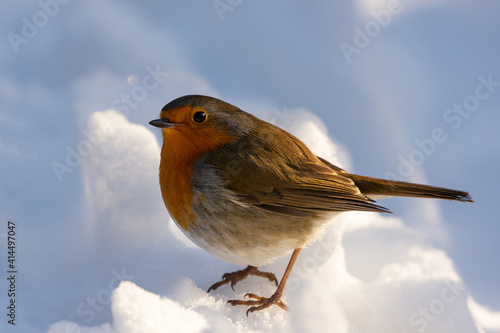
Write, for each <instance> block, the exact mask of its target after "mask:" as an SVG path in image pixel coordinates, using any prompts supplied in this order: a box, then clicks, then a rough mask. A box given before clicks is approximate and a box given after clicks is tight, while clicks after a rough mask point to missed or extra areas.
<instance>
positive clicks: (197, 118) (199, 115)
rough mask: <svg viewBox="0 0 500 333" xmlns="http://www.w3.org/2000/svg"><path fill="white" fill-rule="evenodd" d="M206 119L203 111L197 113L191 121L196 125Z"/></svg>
mask: <svg viewBox="0 0 500 333" xmlns="http://www.w3.org/2000/svg"><path fill="white" fill-rule="evenodd" d="M206 119H207V114H206V113H205V112H204V111H198V112H196V113H195V114H194V115H193V120H194V121H195V122H196V123H202V122H204V121H205V120H206Z"/></svg>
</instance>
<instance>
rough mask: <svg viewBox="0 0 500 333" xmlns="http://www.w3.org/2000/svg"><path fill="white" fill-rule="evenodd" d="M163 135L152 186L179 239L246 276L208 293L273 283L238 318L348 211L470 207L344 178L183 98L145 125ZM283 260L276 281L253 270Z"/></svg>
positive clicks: (425, 189)
mask: <svg viewBox="0 0 500 333" xmlns="http://www.w3.org/2000/svg"><path fill="white" fill-rule="evenodd" d="M149 124H150V125H152V126H155V127H159V128H161V130H162V136H163V143H162V148H161V153H160V155H161V156H160V157H161V159H160V166H159V183H160V188H161V195H162V198H163V201H164V203H165V206H166V208H167V210H168V212H169V214H170V216H171V217H172V219H173V220H174V221H175V223H176V224H177V226H178V227H179V228H180V229H181V230H182V232H183V233H184V234H185V235H186V236H187V237H188V238H189V239H190V240H191V241H192V242H193V243H195V244H196V245H197V246H199V247H200V248H202V249H204V250H205V251H207V252H209V253H210V254H211V255H213V256H214V257H216V258H219V259H221V260H223V261H225V262H229V263H232V264H235V265H237V266H240V267H245V268H244V269H241V270H238V271H235V272H232V273H226V274H224V275H223V276H222V280H221V281H219V282H217V283H214V284H213V285H212V286H211V287H210V288H209V289H208V292H211V291H212V290H216V289H217V288H219V287H221V286H223V285H225V284H230V286H231V288H232V289H233V290H234V286H235V285H236V283H238V282H239V281H242V280H244V279H245V278H246V277H248V276H249V275H255V276H258V277H262V278H266V279H268V280H269V281H270V282H274V283H275V285H276V291H275V292H274V293H273V294H272V295H271V296H269V297H263V296H259V295H256V294H254V293H247V294H246V295H245V297H244V298H245V299H243V300H229V301H228V303H229V304H231V305H233V306H237V305H242V306H247V307H248V309H247V311H246V315H247V316H248V314H249V313H252V312H255V311H260V310H264V309H266V308H269V307H271V306H273V305H277V306H279V307H280V308H282V309H284V310H287V308H288V307H287V305H286V304H285V303H284V302H283V300H282V296H283V292H284V289H285V285H286V281H287V279H288V277H289V275H290V273H291V271H292V268H293V265H294V263H295V261H296V259H297V257H298V256H299V253H300V251H301V249H302V248H303V247H304V246H306V245H307V244H310V243H311V242H313V241H314V240H316V239H317V238H318V237H320V236H321V235H322V233H323V231H324V230H325V229H326V227H327V226H328V225H329V223H330V222H331V221H332V219H333V218H334V217H335V216H336V215H338V214H340V213H342V212H347V211H366V212H381V213H391V212H390V210H389V209H387V208H385V207H382V206H379V205H378V204H376V203H375V200H374V199H375V198H379V197H391V196H400V197H418V198H434V199H445V200H456V201H461V202H473V200H472V198H471V196H470V195H469V193H467V192H464V191H457V190H452V189H447V188H442V187H435V186H428V185H421V184H414V183H408V182H403V181H397V180H385V179H379V178H372V177H367V176H361V175H356V174H352V173H349V172H347V171H345V170H344V169H342V168H340V167H338V166H336V165H334V164H332V163H330V162H329V161H327V160H325V159H323V158H321V157H319V156H316V155H315V154H314V153H313V152H311V150H310V149H309V148H308V147H307V146H306V145H305V144H304V143H303V142H302V141H300V140H299V139H298V138H296V137H295V136H293V135H292V134H290V133H288V132H287V131H285V130H283V129H281V128H279V127H277V126H275V125H273V124H271V123H268V122H266V121H263V120H261V119H259V118H257V117H255V116H253V115H252V114H250V113H247V112H245V111H243V110H241V109H240V108H238V107H236V106H233V105H231V104H229V103H226V102H224V101H222V100H220V99H217V98H214V97H210V96H203V95H186V96H182V97H179V98H176V99H174V100H172V101H171V102H169V103H168V104H166V105H165V106H164V107H163V108H162V109H161V112H160V118H159V119H155V120H152V121H150V122H149ZM290 253H291V257H290V261H289V263H288V266H287V268H286V269H285V272H284V274H283V277H282V278H281V280H280V281H279V282H278V279H277V278H276V276H275V275H274V274H273V273H270V272H264V271H261V270H259V269H258V267H260V266H262V265H265V264H268V263H270V262H272V261H273V260H275V259H277V258H280V257H284V256H286V255H289V254H290Z"/></svg>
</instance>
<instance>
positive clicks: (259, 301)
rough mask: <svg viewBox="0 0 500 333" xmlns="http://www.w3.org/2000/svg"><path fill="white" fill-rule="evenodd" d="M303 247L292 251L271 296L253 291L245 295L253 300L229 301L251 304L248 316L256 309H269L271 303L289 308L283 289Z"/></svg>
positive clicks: (233, 303)
mask: <svg viewBox="0 0 500 333" xmlns="http://www.w3.org/2000/svg"><path fill="white" fill-rule="evenodd" d="M300 250H301V248H298V249H295V250H294V251H293V253H292V257H291V258H290V262H289V263H288V266H287V267H286V270H285V274H283V278H282V279H281V282H280V284H279V286H278V288H277V289H276V291H275V292H274V294H273V295H272V296H271V297H261V296H257V295H255V294H252V293H248V294H246V295H245V297H248V298H252V300H248V301H242V300H231V301H228V303H230V304H231V305H233V306H235V305H246V306H251V308H250V309H248V311H247V316H248V314H249V313H251V312H254V311H260V310H264V309H267V308H268V307H270V306H271V305H274V304H276V305H277V306H279V307H280V308H282V309H283V310H287V306H286V304H285V303H283V301H282V300H281V296H282V295H283V290H284V289H285V284H286V280H287V279H288V276H290V272H291V271H292V267H293V264H295V260H297V257H298V256H299V253H300Z"/></svg>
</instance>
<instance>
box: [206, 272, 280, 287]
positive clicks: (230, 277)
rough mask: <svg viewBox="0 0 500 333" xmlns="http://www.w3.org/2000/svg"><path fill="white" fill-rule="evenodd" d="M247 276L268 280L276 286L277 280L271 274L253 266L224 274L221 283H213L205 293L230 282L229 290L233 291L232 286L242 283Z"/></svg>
mask: <svg viewBox="0 0 500 333" xmlns="http://www.w3.org/2000/svg"><path fill="white" fill-rule="evenodd" d="M249 275H255V276H260V277H263V278H267V279H269V281H271V282H273V281H274V283H275V284H276V286H278V279H276V276H275V275H274V274H273V273H268V272H262V271H259V270H258V269H257V267H255V266H248V267H247V268H245V269H242V270H240V271H236V272H232V273H226V274H224V275H223V276H222V281H219V282H217V283H214V284H213V285H212V286H211V287H210V288H208V291H207V292H210V290H215V289H217V288H219V287H220V286H222V285H224V284H226V283H229V282H231V288H232V289H233V290H234V286H235V285H236V283H238V282H240V281H243V280H244V279H246V278H247V277H248V276H249Z"/></svg>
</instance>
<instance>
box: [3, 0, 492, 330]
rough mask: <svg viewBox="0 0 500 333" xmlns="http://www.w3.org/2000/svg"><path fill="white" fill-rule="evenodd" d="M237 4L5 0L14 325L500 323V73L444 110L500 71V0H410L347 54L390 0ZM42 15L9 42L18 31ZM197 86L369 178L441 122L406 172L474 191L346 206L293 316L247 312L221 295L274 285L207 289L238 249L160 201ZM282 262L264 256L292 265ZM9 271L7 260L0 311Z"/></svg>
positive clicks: (6, 171)
mask: <svg viewBox="0 0 500 333" xmlns="http://www.w3.org/2000/svg"><path fill="white" fill-rule="evenodd" d="M223 2H224V3H230V4H231V10H228V11H226V12H224V13H223V14H221V13H220V12H217V10H216V9H215V7H214V4H215V3H218V2H217V1H213V2H212V1H208V2H206V3H204V4H203V5H200V3H199V2H194V1H182V2H173V1H165V2H137V1H107V2H102V1H85V2H83V1H82V2H77V1H69V2H67V3H64V2H63V1H61V3H59V2H57V3H59V5H55V3H56V2H55V1H49V0H47V1H32V2H23V3H17V2H1V3H0V13H1V14H0V16H1V20H0V31H1V34H2V36H4V38H2V39H0V50H1V51H0V64H1V67H0V68H1V75H0V110H1V111H0V112H1V113H0V248H3V249H2V250H0V256H1V259H0V262H1V266H0V267H1V270H2V273H1V274H2V276H5V275H6V269H5V267H6V263H7V261H6V259H7V258H6V257H7V255H6V254H7V253H6V252H7V251H6V250H5V248H6V245H5V241H6V234H7V221H9V220H10V221H14V222H16V226H17V234H16V240H17V247H16V260H17V265H18V269H19V274H18V276H17V277H18V278H17V284H16V288H17V291H18V293H17V298H16V301H17V304H18V308H17V319H16V325H15V326H12V325H9V324H8V323H7V317H6V316H5V314H2V316H1V317H0V332H23V333H32V332H81V333H89V332H92V333H102V332H106V333H110V332H115V333H118V332H170V331H171V332H184V331H185V332H235V331H236V332H291V331H292V332H315V331H332V332H348V333H356V332H358V333H359V332H384V333H386V332H396V333H403V332H407V333H410V332H498V331H500V301H499V299H500V288H499V284H498V280H499V278H500V268H499V267H500V266H499V265H497V264H496V262H495V261H496V260H497V257H498V253H500V242H498V234H499V229H498V228H499V227H498V218H497V213H496V209H495V208H496V205H497V204H498V199H499V197H498V191H497V190H496V188H497V186H495V184H496V185H498V184H499V178H498V176H497V175H498V172H497V171H498V170H497V169H498V165H499V162H500V161H499V157H500V154H499V152H500V146H499V143H500V134H499V131H498V129H497V124H498V121H499V120H500V118H499V117H500V114H499V113H498V112H497V110H498V106H499V105H500V103H499V101H500V89H499V90H498V91H493V92H492V93H491V96H490V97H488V98H487V99H485V100H481V101H480V104H479V105H478V107H477V108H476V109H475V110H474V111H473V112H471V113H470V114H467V117H465V116H463V117H462V118H460V121H461V122H460V123H452V124H455V125H457V126H458V127H456V128H454V127H452V126H451V125H452V124H450V123H447V122H446V121H445V120H443V116H444V112H445V111H446V110H447V109H448V108H452V107H453V105H454V103H464V102H465V101H466V99H467V98H468V97H469V96H473V95H474V94H475V89H476V87H477V85H478V84H479V83H480V82H481V81H480V80H479V77H482V78H487V77H488V76H489V75H492V77H493V79H494V81H500V72H498V68H500V65H499V62H498V61H499V59H500V58H499V57H498V43H495V42H494V41H495V40H498V31H500V23H498V20H497V15H496V13H498V10H499V9H500V8H499V4H498V3H497V2H489V1H486V2H483V3H482V6H478V5H477V2H475V1H458V2H457V1H441V2H439V4H436V3H435V2H432V1H419V2H415V1H413V2H405V1H401V2H400V5H401V8H402V9H401V12H399V13H397V14H395V15H394V16H392V19H391V21H390V23H388V25H387V26H386V27H384V28H383V29H381V31H380V33H379V34H377V35H376V36H374V37H373V38H372V39H371V41H370V43H369V45H367V46H366V47H363V48H362V49H361V51H360V53H359V54H355V55H353V57H352V61H351V62H350V63H347V62H346V58H345V56H344V55H343V54H342V52H341V50H340V48H339V45H340V43H341V42H348V43H351V44H352V43H353V39H354V35H355V30H353V29H354V28H355V27H360V28H365V27H366V24H368V23H370V22H373V20H374V18H373V14H372V10H376V11H379V10H381V9H383V8H387V7H386V6H388V4H389V2H385V1H381V0H377V1H370V0H359V1H358V2H350V1H349V2H331V1H318V2H317V3H316V4H315V5H314V6H313V5H311V4H309V3H305V2H301V1H289V2H287V3H286V4H285V3H283V4H281V3H272V4H270V3H268V2H259V1H252V2H250V1H223ZM47 4H50V5H47ZM47 6H49V7H47ZM44 8H45V9H44ZM47 8H49V9H47ZM264 9H265V10H264ZM43 11H45V12H47V11H49V12H50V15H49V14H46V15H45V16H46V17H47V21H46V22H45V21H43V20H44V17H45V16H44V15H43V14H39V13H40V12H43ZM221 15H222V16H221ZM34 20H42V21H37V22H38V25H39V27H38V28H37V29H35V30H34V31H31V34H30V35H29V38H26V42H23V43H21V44H19V45H17V48H14V47H13V46H12V43H11V42H10V41H9V38H8V34H9V33H10V32H15V33H17V34H20V35H22V27H23V24H24V23H25V22H26V21H31V22H34ZM255 22H258V24H255ZM371 24H373V23H371ZM493 88H494V87H493ZM483 92H484V91H483ZM188 93H202V94H207V95H213V96H216V97H220V98H222V99H224V100H227V101H228V102H231V103H233V104H235V105H238V106H240V107H242V108H243V109H245V110H247V111H249V112H251V113H253V114H255V115H257V116H259V117H261V118H262V119H265V120H267V121H270V122H273V123H275V124H276V125H278V126H280V127H283V128H285V129H286V130H288V131H290V132H291V133H293V134H294V135H296V136H298V137H299V138H300V139H302V140H303V141H304V142H306V144H307V145H308V146H309V147H310V148H311V149H312V150H313V151H314V152H316V153H317V154H318V155H320V156H322V157H324V158H326V159H328V160H330V161H331V162H333V163H335V164H338V165H340V166H343V167H345V168H346V169H348V170H350V171H355V172H359V173H362V174H367V175H370V176H380V177H383V176H384V175H385V174H386V173H387V172H390V173H393V174H394V173H396V174H398V166H399V164H400V161H401V159H400V158H406V159H408V157H409V156H411V154H412V153H413V152H415V150H416V149H417V148H418V145H417V144H416V143H415V141H419V142H422V141H423V140H425V139H427V138H429V137H430V136H431V133H432V131H433V130H434V129H436V128H442V129H443V130H444V132H445V135H446V136H447V139H446V140H445V141H444V142H440V143H439V144H436V146H435V149H434V151H433V152H432V153H429V154H426V155H425V160H424V161H422V163H420V164H419V165H414V170H413V172H410V175H407V176H405V175H402V174H401V172H400V173H399V176H405V177H403V178H405V179H406V180H410V181H422V182H428V183H433V184H436V185H443V186H448V187H456V188H458V189H463V190H468V191H470V192H471V193H472V195H473V198H474V199H475V200H476V203H474V204H471V205H465V204H460V203H448V202H445V203H439V202H436V201H430V200H416V199H407V200H405V201H402V200H401V201H399V200H395V199H388V200H384V201H380V204H381V205H384V206H387V207H389V208H391V210H393V211H394V212H395V214H394V215H381V214H374V213H345V214H342V215H340V216H339V217H338V218H336V219H335V220H334V221H332V223H331V227H330V228H329V230H328V231H327V234H326V235H325V236H324V238H322V239H321V240H319V241H318V242H316V243H314V244H311V245H310V246H309V247H308V248H307V249H305V250H303V252H302V253H301V255H300V256H299V259H298V261H297V263H296V265H295V267H294V270H293V271H292V275H291V277H290V279H289V283H288V284H287V288H286V290H285V296H284V300H285V302H286V303H287V304H288V305H289V306H290V312H288V313H286V312H284V311H282V310H281V309H279V308H277V307H274V308H271V309H268V310H267V311H264V312H260V313H254V314H252V315H250V316H249V317H248V318H247V317H246V316H245V311H246V309H245V308H244V307H231V306H230V305H228V304H227V303H226V301H227V300H229V299H235V298H242V297H243V296H244V294H245V293H247V292H254V293H257V294H261V295H270V294H271V293H272V292H273V290H274V286H273V285H272V284H271V283H269V281H267V280H264V279H259V278H255V277H251V278H249V279H247V280H246V281H243V282H240V283H238V285H237V286H236V287H235V291H233V290H231V288H230V287H227V286H225V287H221V288H219V289H218V290H216V291H215V292H211V293H210V294H208V293H206V290H207V288H208V287H209V286H210V285H211V284H212V283H214V282H215V281H218V280H219V279H220V278H221V275H222V274H223V273H225V272H229V271H234V270H236V269H237V267H235V266H232V265H230V264H227V263H224V262H222V261H220V260H217V259H215V258H212V257H211V256H210V255H209V254H207V253H205V252H203V251H202V250H200V249H198V248H196V247H195V246H194V245H193V244H192V243H191V242H190V241H189V240H187V239H186V238H185V237H184V236H183V235H182V233H181V232H180V231H179V230H178V228H177V227H176V226H175V224H174V223H173V222H172V221H171V219H170V218H169V216H168V214H167V212H166V210H165V207H164V204H163V202H162V200H161V195H160V190H159V186H158V178H157V169H158V164H159V142H160V132H159V131H158V130H157V129H155V128H152V127H150V126H148V125H147V123H148V121H149V120H151V119H154V118H156V117H157V116H158V113H159V110H160V109H161V107H162V106H163V105H164V104H166V103H167V102H169V101H170V100H172V99H173V98H176V97H178V96H181V95H183V94H188ZM470 100H471V99H470V98H469V101H470ZM360 119H362V120H363V121H360ZM458 124H459V125H458ZM345 147H349V149H346V148H345ZM483 175H488V181H485V180H483V179H478V177H482V176H483ZM490 183H491V184H492V185H491V184H490ZM287 262H288V258H281V259H279V260H277V261H276V262H274V263H272V264H270V265H267V266H265V267H262V269H263V270H267V271H272V272H274V273H275V274H276V275H277V276H281V274H282V273H283V271H284V269H285V267H286V264H287ZM8 288H9V287H8V285H7V280H6V279H5V278H2V279H1V280H0V295H1V296H0V304H1V307H2V308H4V306H6V304H7V302H8V299H7V297H6V294H7V290H8ZM2 313H3V312H2Z"/></svg>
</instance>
